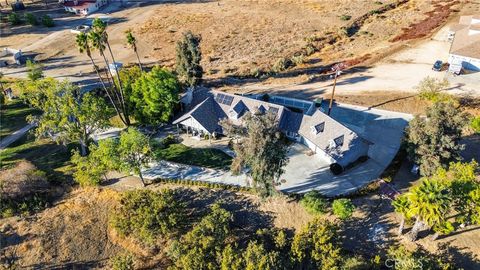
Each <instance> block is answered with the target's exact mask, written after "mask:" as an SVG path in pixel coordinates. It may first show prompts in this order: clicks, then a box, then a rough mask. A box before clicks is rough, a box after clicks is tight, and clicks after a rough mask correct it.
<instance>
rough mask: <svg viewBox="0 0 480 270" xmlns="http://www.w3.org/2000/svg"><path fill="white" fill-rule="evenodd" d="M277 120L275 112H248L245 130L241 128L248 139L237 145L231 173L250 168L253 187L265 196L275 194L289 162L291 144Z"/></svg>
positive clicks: (245, 119) (245, 118)
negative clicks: (288, 153)
mask: <svg viewBox="0 0 480 270" xmlns="http://www.w3.org/2000/svg"><path fill="white" fill-rule="evenodd" d="M277 120H278V119H276V115H274V114H273V113H266V114H252V113H250V112H248V113H246V114H245V116H244V124H245V129H238V131H240V132H242V134H243V135H244V136H245V138H244V140H243V142H242V143H239V144H236V145H235V146H234V150H235V153H236V157H235V158H234V160H233V162H232V166H231V170H232V172H233V173H235V174H239V173H241V172H242V171H243V169H244V168H248V170H249V172H248V174H249V175H250V177H251V178H252V180H253V183H252V184H253V186H254V187H255V188H256V189H257V191H258V192H259V193H260V195H261V196H262V197H267V196H271V195H273V194H274V193H275V192H276V189H275V186H276V185H277V184H278V183H279V180H280V179H279V178H280V176H281V175H282V174H283V172H284V170H283V167H284V166H285V165H286V164H287V162H288V157H287V152H288V145H287V144H286V142H285V138H284V136H283V133H282V132H280V130H279V129H278V123H277ZM227 129H229V130H233V129H231V128H228V127H227Z"/></svg>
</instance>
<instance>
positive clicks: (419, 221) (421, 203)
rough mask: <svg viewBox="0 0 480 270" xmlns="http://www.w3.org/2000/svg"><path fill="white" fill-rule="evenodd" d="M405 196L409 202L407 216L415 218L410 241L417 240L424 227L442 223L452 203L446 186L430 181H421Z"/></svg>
mask: <svg viewBox="0 0 480 270" xmlns="http://www.w3.org/2000/svg"><path fill="white" fill-rule="evenodd" d="M406 196H407V198H408V201H409V202H410V207H409V211H408V215H409V216H412V217H415V224H414V225H413V228H412V231H411V232H410V240H412V241H415V240H416V239H417V236H418V233H419V232H420V230H421V229H422V228H423V227H424V226H425V225H427V226H429V227H433V226H435V225H436V224H439V223H441V222H443V221H444V220H445V219H446V215H447V213H448V211H449V209H450V203H451V201H452V199H451V194H449V193H448V189H447V186H446V185H445V184H441V183H440V182H439V181H436V180H430V179H425V180H423V181H422V183H421V184H420V185H419V186H416V187H414V188H413V189H412V190H411V191H410V192H409V193H407V194H406Z"/></svg>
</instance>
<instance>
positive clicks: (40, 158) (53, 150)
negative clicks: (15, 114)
mask: <svg viewBox="0 0 480 270" xmlns="http://www.w3.org/2000/svg"><path fill="white" fill-rule="evenodd" d="M73 147H76V146H75V145H74V144H70V145H68V146H67V147H65V146H63V145H58V144H55V143H53V142H51V141H49V140H46V139H42V140H35V138H34V137H33V136H32V135H30V134H28V133H27V134H25V135H24V136H23V137H22V138H20V139H19V140H18V141H16V142H15V143H13V144H12V145H10V146H9V147H7V148H5V149H4V150H2V151H1V152H0V168H7V167H11V166H13V165H14V164H15V163H17V162H19V161H20V160H23V159H24V160H28V161H30V162H31V163H33V164H34V165H35V166H36V167H37V168H38V169H40V170H42V171H44V172H46V173H47V175H48V176H53V177H48V178H49V179H56V180H61V179H62V177H64V176H65V173H66V172H67V174H69V173H68V171H69V166H70V152H71V150H72V149H73Z"/></svg>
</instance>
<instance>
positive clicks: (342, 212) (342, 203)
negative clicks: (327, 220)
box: [332, 198, 355, 219]
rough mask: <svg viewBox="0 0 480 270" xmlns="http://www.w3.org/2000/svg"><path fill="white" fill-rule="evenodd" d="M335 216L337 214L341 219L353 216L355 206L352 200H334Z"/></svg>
mask: <svg viewBox="0 0 480 270" xmlns="http://www.w3.org/2000/svg"><path fill="white" fill-rule="evenodd" d="M332 210H333V214H335V215H336V216H337V217H338V218H340V219H348V218H350V217H351V216H352V214H353V211H355V205H353V203H352V200H350V199H346V198H342V199H337V200H334V201H333V203H332Z"/></svg>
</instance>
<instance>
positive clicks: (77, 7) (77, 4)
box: [63, 0, 108, 16]
mask: <svg viewBox="0 0 480 270" xmlns="http://www.w3.org/2000/svg"><path fill="white" fill-rule="evenodd" d="M106 4H108V0H64V1H63V6H64V7H65V10H66V11H67V12H72V13H75V14H77V15H83V16H86V15H89V14H91V13H93V12H95V11H97V10H98V9H100V8H101V7H103V6H105V5H106Z"/></svg>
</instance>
